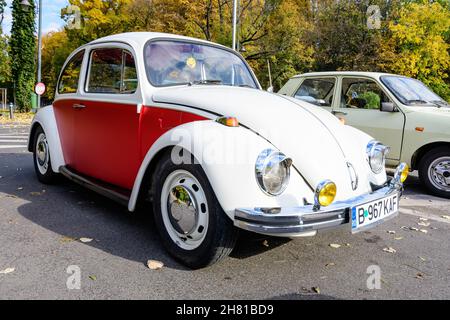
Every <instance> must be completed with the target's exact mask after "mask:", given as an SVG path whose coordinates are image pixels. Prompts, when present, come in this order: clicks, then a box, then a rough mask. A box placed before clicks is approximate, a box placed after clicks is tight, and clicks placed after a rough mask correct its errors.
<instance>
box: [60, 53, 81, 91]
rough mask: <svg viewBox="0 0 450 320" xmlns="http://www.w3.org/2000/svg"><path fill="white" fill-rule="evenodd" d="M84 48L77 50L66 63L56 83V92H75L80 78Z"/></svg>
mask: <svg viewBox="0 0 450 320" xmlns="http://www.w3.org/2000/svg"><path fill="white" fill-rule="evenodd" d="M83 57H84V50H82V51H80V52H78V53H77V54H76V55H74V56H73V58H72V59H71V60H70V61H69V62H68V63H67V65H66V67H65V68H64V71H63V72H62V74H61V78H60V80H59V84H58V93H59V94H64V93H76V92H77V89H78V80H79V79H80V72H81V64H82V63H83Z"/></svg>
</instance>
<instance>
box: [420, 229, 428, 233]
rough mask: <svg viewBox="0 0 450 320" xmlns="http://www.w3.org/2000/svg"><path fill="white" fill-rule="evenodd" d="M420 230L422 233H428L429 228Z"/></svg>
mask: <svg viewBox="0 0 450 320" xmlns="http://www.w3.org/2000/svg"><path fill="white" fill-rule="evenodd" d="M419 231H420V232H422V233H428V230H425V229H420V230H419Z"/></svg>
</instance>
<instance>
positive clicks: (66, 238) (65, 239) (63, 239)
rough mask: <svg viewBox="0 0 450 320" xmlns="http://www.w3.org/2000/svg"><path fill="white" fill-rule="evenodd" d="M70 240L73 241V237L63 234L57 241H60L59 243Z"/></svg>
mask: <svg viewBox="0 0 450 320" xmlns="http://www.w3.org/2000/svg"><path fill="white" fill-rule="evenodd" d="M72 241H75V238H71V237H66V236H64V237H62V238H61V239H59V242H61V243H68V242H72Z"/></svg>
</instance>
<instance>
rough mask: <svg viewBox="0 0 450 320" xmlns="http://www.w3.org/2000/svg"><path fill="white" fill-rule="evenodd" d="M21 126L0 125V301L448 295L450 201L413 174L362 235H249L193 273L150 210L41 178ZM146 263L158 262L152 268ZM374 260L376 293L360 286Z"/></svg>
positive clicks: (393, 297)
mask: <svg viewBox="0 0 450 320" xmlns="http://www.w3.org/2000/svg"><path fill="white" fill-rule="evenodd" d="M27 132H28V129H27V128H26V127H11V126H10V127H5V126H3V127H0V298H1V299H378V298H386V299H449V298H450V241H449V240H450V233H449V231H450V224H449V223H450V220H448V219H446V218H443V217H442V216H449V215H450V206H449V203H450V202H449V200H444V199H439V198H435V197H431V196H428V195H426V194H424V190H422V189H421V186H420V185H419V183H418V180H417V178H415V177H412V178H410V180H409V182H408V184H407V187H406V192H405V196H406V198H405V199H404V200H403V201H402V203H401V205H402V209H401V214H400V215H399V216H398V217H397V218H395V219H393V220H391V221H388V222H386V223H384V224H382V225H380V226H378V227H377V228H375V229H372V230H370V231H368V232H364V233H360V234H356V235H351V234H350V232H349V231H348V230H337V231H329V232H326V233H322V234H319V235H318V236H316V237H314V238H303V239H296V240H284V239H278V238H270V237H263V236H257V235H255V236H254V235H249V234H246V233H244V234H242V235H241V239H240V240H239V243H238V245H237V247H236V249H235V250H234V252H233V253H232V256H231V257H229V258H228V259H226V260H225V261H223V262H221V263H219V264H217V265H214V266H212V267H210V268H207V269H203V270H198V271H190V270H187V269H186V268H184V267H183V266H181V265H179V264H178V263H176V262H174V261H173V260H172V259H171V258H170V256H168V255H167V254H166V252H165V250H164V248H163V247H162V245H161V243H160V240H159V238H158V235H157V233H156V230H155V226H154V223H153V221H152V218H151V215H150V214H149V213H147V212H139V213H137V214H129V213H128V212H127V211H126V209H125V208H122V207H120V206H118V205H116V204H115V203H114V202H111V201H109V200H107V199H105V198H102V197H101V196H98V195H96V194H94V193H92V192H90V191H87V190H85V189H83V188H81V187H79V186H77V185H75V184H73V183H71V182H69V181H64V180H63V181H61V183H60V184H58V185H54V186H45V185H42V184H40V183H39V182H38V181H37V179H36V178H35V175H34V169H33V165H32V156H31V154H30V153H28V152H27V151H26V148H25V144H26V143H25V142H24V140H26V138H24V134H26V133H27ZM421 217H422V218H426V219H428V221H421V220H420V218H421ZM418 223H422V224H425V226H420V225H418ZM428 223H429V224H430V225H427V224H428ZM410 227H411V228H417V229H423V230H426V231H427V232H426V233H424V232H421V231H420V230H415V229H412V230H411V228H410ZM388 231H395V234H391V233H388ZM83 237H85V238H91V239H93V240H92V241H91V242H88V243H83V242H81V241H80V240H78V239H80V238H83ZM332 243H333V244H340V245H341V247H339V248H332V247H330V244H332ZM388 247H392V248H393V249H395V251H396V252H395V253H388V252H385V251H383V249H384V248H388ZM149 259H153V260H159V261H162V262H163V263H164V267H163V268H162V269H161V270H150V269H149V268H148V267H147V265H146V262H147V260H149ZM71 265H76V266H78V267H79V268H80V271H81V283H80V289H72V290H70V289H68V287H67V280H68V277H69V276H70V274H68V273H67V268H68V267H69V266H71ZM372 265H376V266H379V268H380V271H381V282H380V285H381V288H380V289H368V287H367V278H368V277H369V274H367V268H368V267H369V266H372ZM12 268H13V269H14V271H12ZM7 269H9V270H7ZM8 271H9V272H8ZM313 288H315V289H313Z"/></svg>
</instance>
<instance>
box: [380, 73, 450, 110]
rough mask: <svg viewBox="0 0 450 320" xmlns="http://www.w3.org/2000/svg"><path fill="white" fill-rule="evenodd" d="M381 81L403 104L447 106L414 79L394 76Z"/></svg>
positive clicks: (385, 77) (383, 78) (442, 100)
mask: <svg viewBox="0 0 450 320" xmlns="http://www.w3.org/2000/svg"><path fill="white" fill-rule="evenodd" d="M381 81H382V82H383V83H384V84H385V85H386V86H387V87H388V89H389V90H390V91H391V92H392V93H393V94H394V95H395V96H396V97H397V99H399V100H400V101H401V102H402V103H403V104H406V105H410V106H414V105H421V106H423V105H429V106H438V107H441V106H445V107H446V106H448V103H447V102H446V101H445V100H444V99H442V98H441V97H439V96H438V95H437V94H436V93H434V92H433V91H431V90H430V89H429V88H428V87H427V86H426V85H424V84H423V83H422V82H420V81H419V80H416V79H412V78H406V77H396V76H383V77H381Z"/></svg>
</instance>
